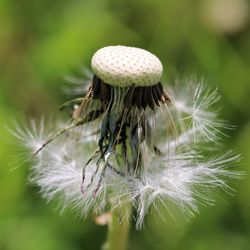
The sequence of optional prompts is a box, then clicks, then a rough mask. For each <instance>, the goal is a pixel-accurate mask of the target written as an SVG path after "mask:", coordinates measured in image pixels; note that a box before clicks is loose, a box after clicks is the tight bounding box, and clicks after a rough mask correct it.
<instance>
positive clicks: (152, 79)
mask: <svg viewBox="0 0 250 250" xmlns="http://www.w3.org/2000/svg"><path fill="white" fill-rule="evenodd" d="M91 67H92V70H93V71H94V73H95V74H96V75H97V76H98V77H99V78H100V79H102V80H103V81H104V82H105V83H108V84H110V85H115V86H120V87H127V86H131V85H133V84H135V86H151V85H154V84H157V83H158V82H159V81H160V80H161V77H162V72H163V66H162V64H161V61H160V60H159V59H158V57H156V56H155V55H153V54H152V53H150V52H148V51H146V50H144V49H140V48H134V47H127V46H121V45H117V46H108V47H104V48H102V49H99V50H98V51H97V52H96V53H95V54H94V56H93V57H92V60H91Z"/></svg>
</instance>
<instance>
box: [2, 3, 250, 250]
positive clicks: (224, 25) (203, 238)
mask: <svg viewBox="0 0 250 250" xmlns="http://www.w3.org/2000/svg"><path fill="white" fill-rule="evenodd" d="M249 5H250V3H249V1H247V0H200V1H198V0H185V1H184V0H172V1H171V0H154V1H152V0H126V1H125V0H86V1H84V0H81V1H80V0H78V1H77V0H72V1H67V0H54V1H51V0H36V1H31V0H0V249H1V250H34V249H36V250H40V249H41V250H44V249H46V250H55V249H60V250H68V249H72V250H78V249H84V250H88V249H100V247H101V245H102V243H103V242H104V240H105V236H106V227H105V226H103V227H102V226H97V225H95V223H94V220H93V218H91V217H90V218H88V219H87V220H83V219H80V218H76V217H75V215H74V214H73V213H72V212H70V211H66V212H65V213H63V214H62V215H59V214H58V212H56V211H55V206H53V205H48V204H46V202H45V201H44V200H42V198H40V196H39V194H38V193H37V191H38V190H37V189H36V188H35V187H32V186H31V185H29V184H28V181H27V176H28V172H29V163H24V164H23V165H21V166H20V164H16V165H15V162H16V161H17V162H20V160H21V158H22V156H19V154H18V153H17V152H18V151H17V150H16V149H17V146H16V142H15V139H13V138H12V137H11V136H10V135H9V134H8V132H6V127H13V120H17V121H22V120H25V119H27V117H35V118H37V119H39V118H40V117H41V116H45V117H50V118H51V117H52V118H53V116H54V115H55V114H57V113H58V110H57V107H58V106H59V105H60V104H61V103H62V102H63V101H64V100H66V99H67V97H66V96H65V95H64V94H63V93H62V91H61V87H62V85H63V84H64V76H65V75H68V74H73V75H74V74H77V75H81V71H82V70H83V68H84V67H89V66H90V58H91V55H92V54H93V53H94V52H95V51H96V50H97V49H98V48H100V47H103V46H106V45H114V44H123V45H130V46H137V47H142V48H145V49H148V50H150V51H151V52H153V53H155V54H156V55H157V56H158V57H159V58H160V59H161V60H162V62H163V64H164V66H165V76H164V77H165V80H166V82H168V83H171V82H173V81H174V79H181V78H185V77H186V76H190V75H192V76H193V75H195V76H198V78H200V79H201V78H204V79H205V80H207V82H208V84H210V85H211V86H212V87H215V86H216V87H218V89H219V91H220V93H221V95H222V99H221V101H220V107H221V110H222V113H221V116H222V117H223V118H224V119H226V120H228V121H229V122H230V123H232V124H235V125H236V126H237V129H236V130H233V131H228V132H227V133H228V134H229V135H230V137H229V138H226V140H225V146H226V147H227V146H228V147H233V148H238V150H239V152H240V153H241V154H242V156H243V160H242V164H241V165H240V166H239V167H238V169H239V170H244V171H245V173H246V176H245V178H244V179H243V180H236V181H232V183H231V186H232V187H233V188H234V189H235V190H236V192H233V195H229V194H226V193H222V194H221V195H220V197H219V198H218V202H217V205H216V206H214V207H208V208H201V213H200V214H199V215H197V216H196V217H195V218H191V219H190V220H189V221H188V222H187V221H186V219H185V218H182V217H181V216H180V217H179V216H178V215H177V216H176V219H173V218H171V216H169V215H168V214H167V212H166V220H165V221H162V220H161V219H159V218H158V219H157V218H156V217H155V216H151V215H149V216H147V218H146V224H145V228H144V229H143V230H142V231H135V230H134V229H132V230H131V234H130V243H129V249H131V250H140V249H144V250H145V249H151V250H162V249H168V250H175V249H176V250H182V249H185V250H189V249H190V250H191V249H192V250H206V249H209V250H210V249H214V250H217V249H218V250H223V249H227V250H236V249H237V250H241V249H250V248H249V246H250V181H249V169H250V25H249V8H250V7H249ZM78 73H80V74H78ZM19 158H20V159H19ZM15 167H16V168H15Z"/></svg>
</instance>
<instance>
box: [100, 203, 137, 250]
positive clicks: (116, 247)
mask: <svg viewBox="0 0 250 250" xmlns="http://www.w3.org/2000/svg"><path fill="white" fill-rule="evenodd" d="M131 210H132V209H131V204H127V203H126V204H124V205H123V206H122V207H119V208H117V209H115V210H114V211H113V212H112V219H111V221H110V222H109V224H108V235H107V240H106V243H105V245H104V247H103V250H126V249H127V242H128V236H129V228H130V222H131Z"/></svg>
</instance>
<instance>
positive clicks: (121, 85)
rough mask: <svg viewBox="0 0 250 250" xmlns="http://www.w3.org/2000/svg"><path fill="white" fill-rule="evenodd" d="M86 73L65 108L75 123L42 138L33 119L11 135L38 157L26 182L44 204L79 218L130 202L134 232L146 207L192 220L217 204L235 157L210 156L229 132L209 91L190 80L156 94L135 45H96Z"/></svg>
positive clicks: (148, 57)
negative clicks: (79, 93)
mask: <svg viewBox="0 0 250 250" xmlns="http://www.w3.org/2000/svg"><path fill="white" fill-rule="evenodd" d="M116 60H118V61H117V62H116ZM145 61H148V62H149V63H151V64H152V65H151V64H150V65H151V66H152V67H151V70H148V69H147V66H145V65H147V63H145ZM123 64H124V65H125V66H124V65H123ZM130 65H132V69H130V68H128V67H129V66H130ZM92 68H93V71H94V73H95V75H94V76H93V78H92V80H91V82H90V86H89V88H88V92H87V94H86V95H85V96H84V97H83V98H81V100H80V102H79V103H75V102H73V103H71V102H69V103H67V104H70V105H72V110H73V122H72V120H71V121H70V122H66V123H65V122H63V123H60V122H55V123H54V127H55V128H52V129H51V130H50V132H49V133H47V132H46V131H48V130H47V129H45V127H46V126H44V125H45V123H44V121H43V122H41V123H40V124H35V123H34V122H32V123H31V128H30V129H28V128H24V129H23V130H22V129H17V132H16V133H14V134H15V135H16V137H17V138H19V139H20V141H22V143H23V144H24V145H25V146H26V147H27V148H29V149H30V150H31V152H32V153H33V155H34V157H35V159H36V160H35V161H34V163H33V167H32V172H31V176H30V181H31V182H32V183H33V184H35V185H37V186H39V187H40V192H41V194H42V196H43V197H44V198H46V199H47V200H48V201H52V200H54V199H57V200H59V201H60V202H61V207H62V210H64V209H65V208H66V207H72V208H73V209H74V210H76V211H77V214H79V215H80V216H87V215H88V214H89V213H93V212H94V213H101V212H107V209H108V210H109V211H110V210H111V211H112V210H114V209H119V208H120V207H122V206H124V205H126V204H130V205H131V206H132V207H133V209H134V210H135V211H136V216H135V221H136V222H135V223H136V227H137V228H138V229H139V228H141V226H142V225H143V221H144V217H145V215H146V214H147V212H148V210H149V209H151V208H153V209H155V210H156V211H158V209H159V206H164V207H165V208H166V209H168V208H169V206H170V205H174V206H176V207H178V208H179V209H180V210H181V211H183V213H184V214H189V215H191V216H193V215H194V214H195V213H197V212H198V211H199V205H200V204H202V205H211V204H213V203H214V202H215V199H214V195H213V193H214V191H216V190H217V189H225V190H230V187H229V186H228V184H227V179H228V178H238V177H239V175H238V174H237V173H235V172H233V171H231V169H230V168H231V167H233V166H234V165H235V164H237V163H238V162H239V156H238V155H237V154H235V153H234V152H233V151H231V150H227V151H226V152H224V153H221V154H215V151H216V150H217V151H218V152H219V144H217V142H218V141H219V140H220V139H221V137H222V135H223V134H222V132H221V129H223V128H227V126H226V125H225V123H224V122H223V121H221V120H220V119H218V114H217V112H218V110H217V109H215V108H214V107H215V106H216V104H217V102H218V100H219V95H218V93H217V91H216V90H215V91H210V90H207V88H206V87H205V86H204V83H202V82H201V83H194V82H193V81H188V84H187V83H186V82H185V83H184V84H183V85H181V86H179V88H178V86H177V85H175V86H172V87H170V86H168V89H166V90H164V89H163V85H162V84H161V82H159V81H160V79H161V75H162V65H161V63H160V61H159V59H158V58H157V57H155V56H154V55H152V54H151V53H149V52H147V51H145V50H142V49H138V48H132V47H125V46H109V47H105V48H102V49H100V50H99V51H97V52H96V53H95V55H94V56H93V58H92ZM134 74H137V75H136V77H137V78H133V77H134ZM135 79H136V80H135ZM131 83H134V84H136V86H134V85H131ZM168 93H169V94H168ZM54 130H55V131H56V132H55V133H52V132H51V131H54ZM46 138H47V139H46ZM203 145H206V147H203ZM39 147H40V148H39ZM211 147H213V150H210V148H211ZM34 150H36V151H35V154H34ZM123 216H124V217H127V215H125V214H124V215H123Z"/></svg>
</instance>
